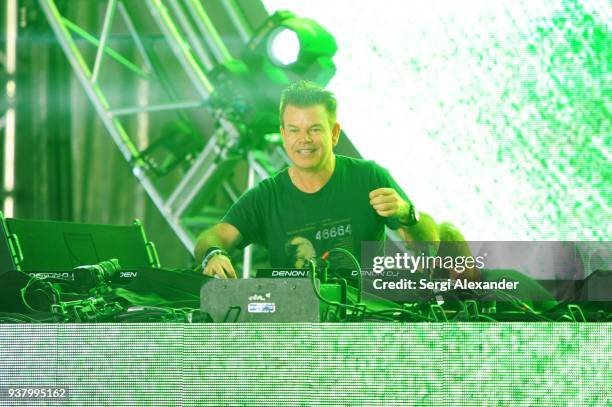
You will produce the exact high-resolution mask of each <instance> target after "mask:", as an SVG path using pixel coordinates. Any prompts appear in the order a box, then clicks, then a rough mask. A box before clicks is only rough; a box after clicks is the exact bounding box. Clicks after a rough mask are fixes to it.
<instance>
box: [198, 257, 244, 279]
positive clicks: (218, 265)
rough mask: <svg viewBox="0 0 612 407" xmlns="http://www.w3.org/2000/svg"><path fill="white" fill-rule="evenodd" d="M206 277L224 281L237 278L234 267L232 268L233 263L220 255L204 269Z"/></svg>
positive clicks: (209, 261)
mask: <svg viewBox="0 0 612 407" xmlns="http://www.w3.org/2000/svg"><path fill="white" fill-rule="evenodd" d="M204 275H205V276H211V277H215V276H217V277H218V278H222V279H227V278H236V271H234V266H232V261H231V260H230V259H229V257H227V256H225V255H223V254H218V255H216V256H213V257H212V258H211V259H210V260H208V263H206V268H205V269H204Z"/></svg>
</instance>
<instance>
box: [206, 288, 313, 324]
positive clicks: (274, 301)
mask: <svg viewBox="0 0 612 407" xmlns="http://www.w3.org/2000/svg"><path fill="white" fill-rule="evenodd" d="M200 301H201V311H202V312H206V313H208V314H209V315H210V316H211V318H212V320H213V321H214V322H257V323H260V322H277V323H278V322H319V300H318V298H317V297H316V295H315V293H314V291H313V287H312V283H311V281H310V280H309V279H269V278H256V279H246V280H221V279H213V280H211V281H209V282H207V283H206V284H204V286H202V290H201V291H200Z"/></svg>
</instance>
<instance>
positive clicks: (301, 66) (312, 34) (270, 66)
mask: <svg viewBox="0 0 612 407" xmlns="http://www.w3.org/2000/svg"><path fill="white" fill-rule="evenodd" d="M337 50H338V46H337V45H336V40H335V38H334V37H333V36H332V35H331V34H330V33H329V32H328V31H327V30H325V29H324V28H323V27H321V26H320V25H319V24H318V23H317V22H316V21H314V20H311V19H309V18H299V17H296V16H295V14H293V13H291V12H289V11H277V12H276V13H274V14H272V15H271V16H270V17H268V19H267V20H266V21H265V22H264V24H262V26H261V27H260V28H259V29H258V30H257V31H256V32H255V35H254V36H253V38H252V39H251V41H250V42H249V44H248V52H247V53H245V55H244V56H243V60H244V61H245V62H246V63H247V65H249V67H250V68H251V70H253V71H255V70H259V71H262V72H265V73H266V74H267V75H268V77H269V79H270V80H271V81H272V82H274V83H278V84H280V85H288V84H289V83H291V82H294V81H296V80H299V79H307V80H311V81H313V82H316V83H318V84H319V85H321V86H325V85H327V83H328V82H329V80H330V79H331V78H332V77H333V76H334V74H335V73H336V66H335V65H334V63H333V61H332V58H333V56H334V55H335V53H336V51H337Z"/></svg>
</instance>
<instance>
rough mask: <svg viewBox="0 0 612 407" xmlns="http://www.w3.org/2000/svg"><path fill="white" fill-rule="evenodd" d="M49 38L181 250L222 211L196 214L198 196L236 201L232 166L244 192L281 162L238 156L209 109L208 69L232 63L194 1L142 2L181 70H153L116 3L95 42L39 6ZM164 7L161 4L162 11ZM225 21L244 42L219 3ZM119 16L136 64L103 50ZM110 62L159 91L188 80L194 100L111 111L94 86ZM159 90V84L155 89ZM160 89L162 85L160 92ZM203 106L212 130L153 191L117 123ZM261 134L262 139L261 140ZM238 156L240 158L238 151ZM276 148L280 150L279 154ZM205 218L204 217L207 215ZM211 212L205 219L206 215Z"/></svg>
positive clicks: (243, 31)
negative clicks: (87, 50) (243, 173)
mask: <svg viewBox="0 0 612 407" xmlns="http://www.w3.org/2000/svg"><path fill="white" fill-rule="evenodd" d="M39 3H40V5H41V7H42V9H43V11H44V13H45V16H46V18H47V20H48V21H49V23H50V25H51V27H52V29H53V31H54V33H55V36H56V38H57V40H58V42H59V43H60V45H61V46H62V48H63V50H64V52H65V54H66V57H67V58H68V60H69V61H70V64H71V66H72V68H73V71H74V73H75V74H76V76H77V78H78V80H79V82H80V84H81V85H82V87H83V89H84V90H85V93H86V94H87V97H88V98H89V100H90V101H91V103H92V104H93V106H94V107H95V109H96V112H97V113H98V116H99V117H100V119H101V120H102V122H103V124H104V126H105V127H106V129H107V131H108V133H109V134H110V136H111V137H112V139H113V140H114V142H115V143H116V144H117V146H118V148H119V151H120V152H121V154H122V155H123V157H124V158H125V159H126V160H127V161H128V163H130V166H131V168H132V172H133V174H134V175H135V176H136V177H137V179H138V181H139V182H140V184H141V185H142V186H143V188H144V189H145V191H146V192H147V194H148V195H149V197H150V198H151V200H152V201H153V202H154V204H155V205H156V206H157V208H158V209H159V211H160V212H161V213H162V215H163V216H164V217H165V219H166V220H167V221H168V223H169V224H170V226H171V227H172V229H173V230H174V232H175V233H176V234H177V236H178V237H179V239H180V240H181V242H182V243H183V245H184V246H185V247H186V248H187V249H188V250H189V251H190V252H193V248H194V244H195V238H196V234H197V233H196V232H195V231H196V230H201V229H203V228H205V227H206V226H209V225H210V224H212V223H214V222H216V221H218V219H219V214H220V213H222V211H220V210H219V208H217V210H216V211H215V210H214V209H215V208H214V207H213V208H211V207H210V206H209V207H207V208H208V210H209V212H206V211H207V209H206V208H200V209H199V210H197V211H196V212H195V213H194V211H192V210H190V207H191V206H192V205H193V204H194V202H199V201H201V200H202V198H203V197H212V196H214V195H215V194H217V193H224V194H226V195H227V196H229V197H230V198H231V199H232V200H236V199H237V198H238V197H239V196H240V195H241V194H242V192H243V191H241V190H240V189H239V188H236V187H235V186H234V185H233V184H231V183H230V182H228V181H227V179H228V177H229V175H230V174H231V173H232V172H233V171H234V169H235V167H236V165H237V164H238V163H239V162H241V161H242V162H244V161H246V162H247V163H248V165H247V168H248V171H247V172H248V175H247V176H248V182H247V188H249V187H251V186H253V185H254V184H255V183H256V182H257V180H259V179H263V178H266V177H268V176H269V175H270V172H271V171H272V170H276V169H278V168H280V167H282V166H284V165H285V163H286V156H285V155H284V152H282V149H279V148H278V147H277V148H276V149H272V153H266V152H264V151H252V150H248V149H247V150H244V149H242V150H240V149H237V148H234V147H236V146H237V145H238V144H239V143H240V138H241V135H240V132H239V128H238V126H237V124H236V123H234V122H233V121H232V119H231V117H230V115H228V114H226V112H224V110H223V109H220V108H218V107H215V108H213V107H212V106H211V104H210V103H209V101H210V96H211V94H212V93H213V91H214V86H213V82H212V81H211V79H210V78H209V76H208V75H207V73H208V72H210V70H212V69H213V68H215V67H216V66H218V65H220V64H222V63H223V62H226V61H228V60H229V59H231V58H232V56H231V54H230V52H229V50H228V48H227V46H226V45H225V44H224V42H223V40H222V38H221V36H220V35H219V33H218V32H217V29H216V28H215V25H214V24H213V22H212V21H211V18H210V16H209V15H208V14H207V12H206V10H205V9H204V7H203V6H202V3H201V2H200V1H199V0H171V1H164V2H162V1H161V0H144V1H143V4H144V5H145V7H146V10H145V11H148V13H149V14H150V18H151V20H152V21H154V23H155V26H156V29H157V30H158V31H159V33H161V38H163V41H164V42H165V44H166V45H167V46H168V48H169V49H170V50H171V52H172V55H173V57H174V58H175V59H176V61H177V62H178V65H180V67H181V69H182V72H175V73H173V74H171V75H168V74H167V73H166V72H164V73H162V72H159V69H158V67H157V66H156V64H155V63H154V61H153V57H152V56H151V55H150V52H149V51H148V50H147V47H146V46H145V44H144V42H143V39H142V38H141V36H140V34H139V32H138V30H137V29H136V28H135V24H134V16H133V15H131V14H130V12H129V11H128V7H126V4H127V3H126V4H124V3H123V2H122V1H121V0H108V1H107V3H106V7H105V12H104V17H103V19H101V20H102V21H103V23H102V27H101V30H100V33H99V35H98V36H96V35H94V34H91V33H89V32H87V30H86V29H84V28H83V27H81V26H79V25H78V24H77V23H76V22H74V21H71V20H69V19H68V18H66V16H65V15H63V14H62V13H61V12H60V10H59V9H58V7H57V5H56V2H55V0H39ZM166 5H168V6H166ZM222 5H223V7H224V8H225V11H226V12H227V13H228V18H229V20H230V21H231V22H232V24H235V25H236V27H234V28H235V29H236V30H237V32H238V33H239V35H240V37H241V40H242V41H243V42H244V43H245V44H246V42H247V41H248V40H249V35H250V33H251V29H250V27H248V25H247V24H246V23H245V19H244V16H241V14H240V13H241V12H240V10H239V8H238V7H237V6H236V4H235V3H234V2H233V1H227V2H222ZM139 12H140V13H142V12H143V11H139ZM117 18H120V19H121V21H122V24H123V26H124V27H126V29H127V31H128V32H129V37H130V38H131V40H132V42H133V45H134V49H135V50H137V52H138V55H139V56H140V59H141V61H140V62H139V63H136V62H134V61H132V60H130V59H129V58H126V57H125V56H123V55H122V54H121V53H120V52H118V51H117V50H114V49H112V48H110V47H109V45H108V43H109V38H110V36H111V35H112V27H113V23H114V22H115V20H116V19H117ZM75 38H79V39H81V40H84V41H86V42H88V43H90V44H91V45H94V46H95V47H96V48H97V49H96V53H95V59H94V63H93V66H91V67H90V66H89V65H88V64H87V63H86V62H85V61H86V58H85V56H84V54H83V52H81V50H80V49H79V47H78V46H77V42H76V41H75ZM108 58H111V59H112V60H113V61H115V62H117V63H119V64H121V65H122V66H123V67H124V68H125V69H126V70H128V71H129V72H131V73H132V74H134V75H136V76H138V77H139V78H142V79H144V80H146V81H149V82H159V83H162V82H164V81H165V88H166V90H167V91H168V92H169V93H172V89H173V88H174V83H173V81H174V79H175V77H174V75H179V74H180V75H182V76H183V77H186V78H188V81H189V85H190V86H191V87H192V90H193V91H195V93H196V95H197V96H196V98H193V97H191V98H181V97H178V95H176V94H173V95H172V96H173V97H172V98H171V99H172V100H171V101H170V102H168V101H153V100H147V101H146V103H139V105H138V106H111V103H110V102H109V100H110V98H109V97H108V95H107V94H105V92H104V90H103V86H102V85H101V83H100V79H101V74H102V72H103V70H104V69H105V63H104V61H105V59H108ZM162 85H164V84H163V83H162ZM162 87H163V86H162ZM198 108H206V109H207V110H208V112H209V113H210V114H211V116H212V117H213V118H214V120H215V123H216V126H215V129H214V130H213V132H212V134H210V136H209V137H208V141H207V142H206V143H205V146H204V148H203V149H202V150H201V151H199V152H198V153H197V156H196V157H195V159H193V160H191V161H190V162H189V163H188V164H189V168H188V169H187V170H186V171H185V173H184V176H183V178H182V179H181V180H180V182H179V183H178V184H177V185H176V186H175V187H174V189H173V190H172V191H170V192H168V191H166V190H164V189H163V188H160V187H159V185H157V184H158V183H159V182H158V181H159V179H158V178H159V175H157V177H156V175H155V174H152V172H151V170H150V166H149V164H148V163H147V161H146V160H145V159H144V158H143V154H142V151H140V150H139V149H138V148H137V146H136V144H135V143H134V141H132V140H133V138H132V137H130V135H129V134H128V131H127V129H126V126H124V125H123V124H122V122H121V121H120V118H122V117H124V116H129V115H135V114H142V113H148V114H150V113H155V112H168V111H170V112H177V113H178V112H180V111H184V110H186V109H198ZM262 136H263V135H262ZM239 150H240V152H238V151H239ZM278 150H281V151H278ZM207 213H208V215H207ZM210 214H212V215H210ZM244 258H245V261H244V266H243V274H244V275H245V277H246V276H248V273H249V264H250V258H251V252H250V250H247V251H246V252H245V256H244Z"/></svg>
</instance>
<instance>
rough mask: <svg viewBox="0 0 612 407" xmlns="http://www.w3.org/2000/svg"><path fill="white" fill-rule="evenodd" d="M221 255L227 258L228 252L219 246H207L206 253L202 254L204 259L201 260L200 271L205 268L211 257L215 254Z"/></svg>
mask: <svg viewBox="0 0 612 407" xmlns="http://www.w3.org/2000/svg"><path fill="white" fill-rule="evenodd" d="M221 255H222V256H226V257H227V258H229V253H228V252H226V251H225V250H223V249H222V248H220V247H217V246H212V247H210V248H208V250H206V253H205V255H204V259H203V260H202V271H204V270H206V266H207V265H208V262H209V261H210V259H212V258H213V257H215V256H221ZM230 261H231V259H230Z"/></svg>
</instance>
